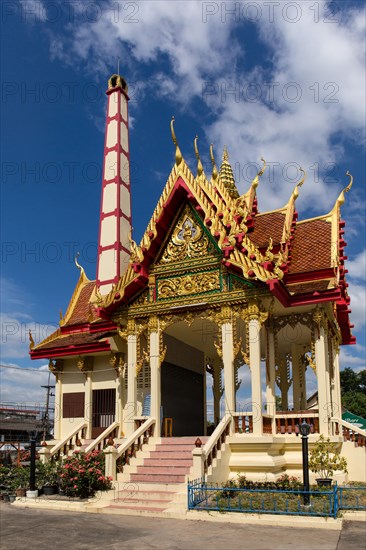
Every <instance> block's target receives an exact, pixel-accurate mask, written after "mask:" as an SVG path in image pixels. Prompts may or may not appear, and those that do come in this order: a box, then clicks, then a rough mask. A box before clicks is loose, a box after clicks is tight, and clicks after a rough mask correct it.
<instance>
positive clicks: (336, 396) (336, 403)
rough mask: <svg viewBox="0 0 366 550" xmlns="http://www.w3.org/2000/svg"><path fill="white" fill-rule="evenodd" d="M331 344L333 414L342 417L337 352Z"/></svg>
mask: <svg viewBox="0 0 366 550" xmlns="http://www.w3.org/2000/svg"><path fill="white" fill-rule="evenodd" d="M332 345H333V376H334V386H333V416H335V417H336V418H342V399H341V380H340V372H339V353H338V350H337V347H336V346H335V345H334V343H333V344H332Z"/></svg>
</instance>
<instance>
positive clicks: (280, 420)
mask: <svg viewBox="0 0 366 550" xmlns="http://www.w3.org/2000/svg"><path fill="white" fill-rule="evenodd" d="M304 421H305V422H307V423H308V424H310V433H312V434H314V433H319V414H318V411H283V412H277V413H276V415H275V423H276V434H282V435H291V434H295V435H298V434H299V425H300V424H301V423H302V422H304Z"/></svg>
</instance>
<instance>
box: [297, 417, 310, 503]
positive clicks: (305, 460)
mask: <svg viewBox="0 0 366 550" xmlns="http://www.w3.org/2000/svg"><path fill="white" fill-rule="evenodd" d="M299 429H300V433H301V444H302V476H303V487H304V506H309V504H310V495H309V490H310V487H309V457H308V448H309V447H308V437H309V433H310V425H309V424H307V423H306V422H305V420H304V422H302V423H301V424H300V426H299Z"/></svg>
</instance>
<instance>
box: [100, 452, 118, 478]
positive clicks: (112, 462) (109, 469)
mask: <svg viewBox="0 0 366 550" xmlns="http://www.w3.org/2000/svg"><path fill="white" fill-rule="evenodd" d="M103 452H104V454H105V476H106V477H111V478H112V479H113V480H114V481H115V480H116V479H117V449H116V448H115V447H112V446H109V447H106V448H105V449H104V450H103Z"/></svg>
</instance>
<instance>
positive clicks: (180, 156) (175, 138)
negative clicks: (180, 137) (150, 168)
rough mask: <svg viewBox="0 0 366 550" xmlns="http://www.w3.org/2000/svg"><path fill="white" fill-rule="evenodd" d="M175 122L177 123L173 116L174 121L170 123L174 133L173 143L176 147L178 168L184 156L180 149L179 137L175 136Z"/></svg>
mask: <svg viewBox="0 0 366 550" xmlns="http://www.w3.org/2000/svg"><path fill="white" fill-rule="evenodd" d="M174 121H175V118H174V117H173V116H172V120H171V121H170V131H171V133H172V140H173V143H174V145H175V164H176V165H177V166H179V165H180V163H181V162H182V160H183V156H182V153H181V151H180V149H179V145H178V141H177V137H176V135H175V130H174Z"/></svg>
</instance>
